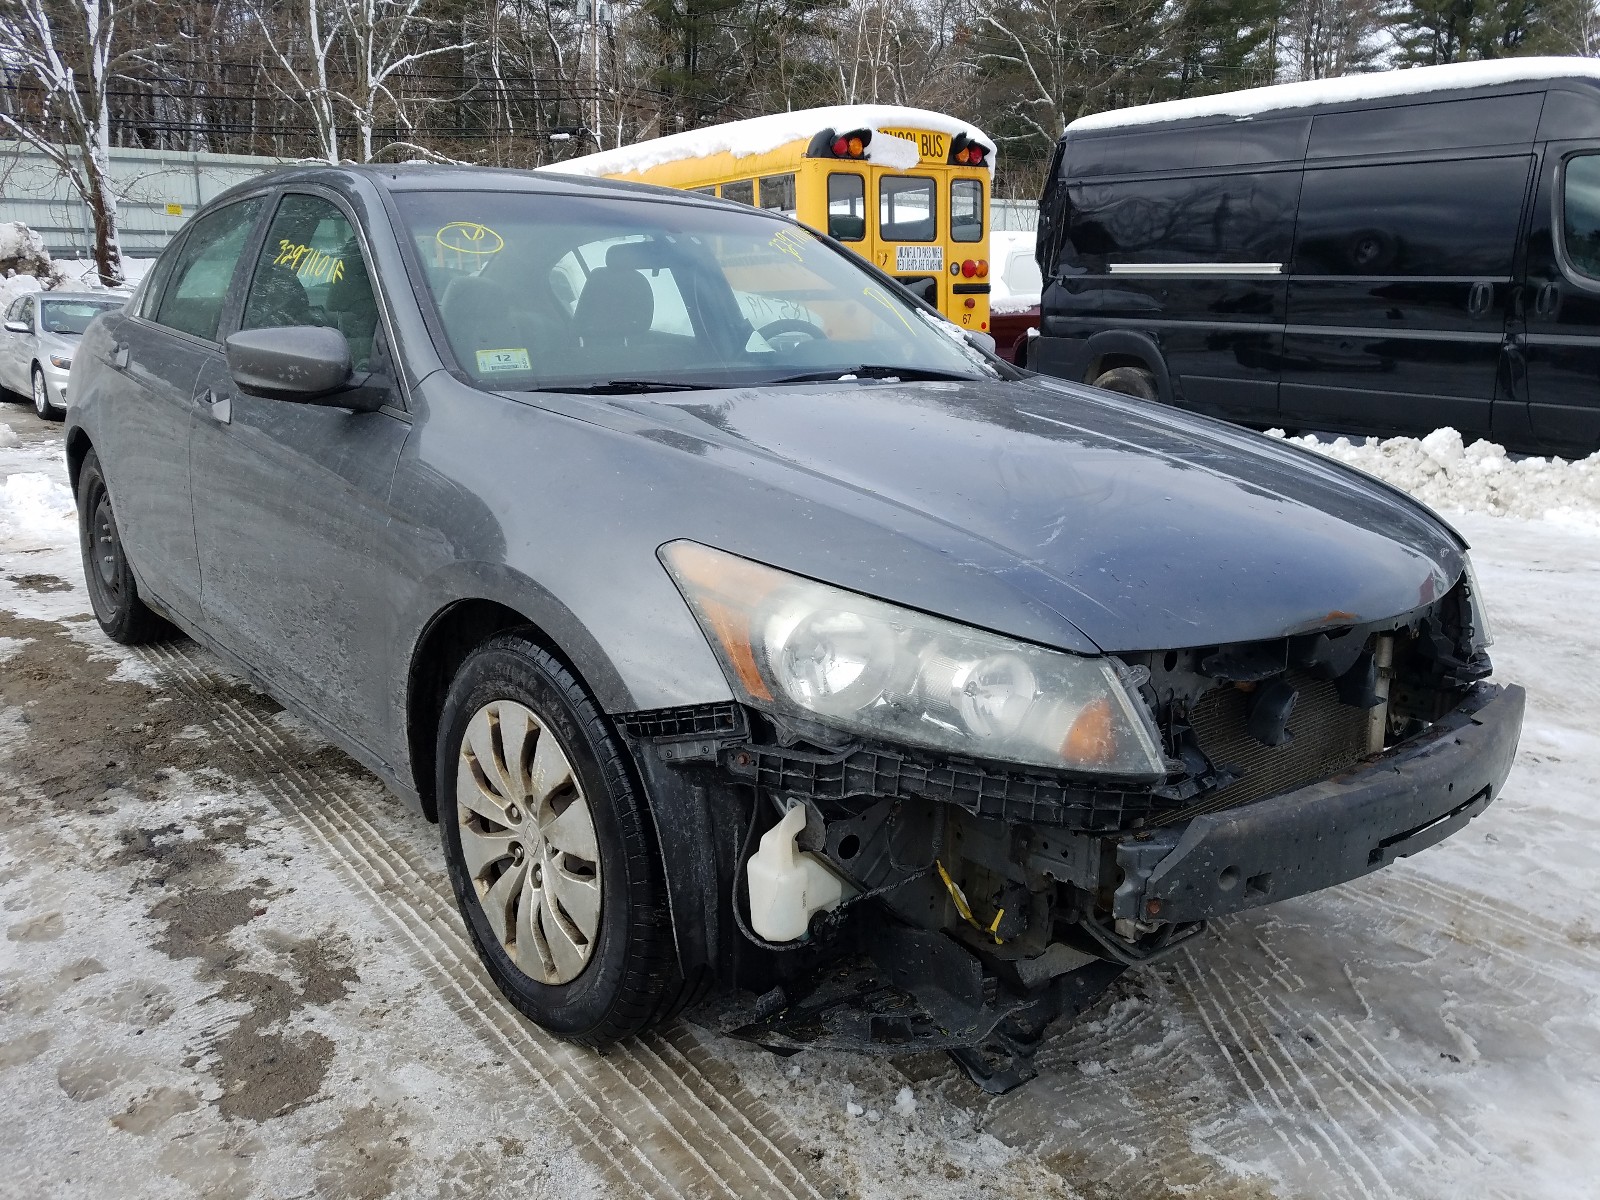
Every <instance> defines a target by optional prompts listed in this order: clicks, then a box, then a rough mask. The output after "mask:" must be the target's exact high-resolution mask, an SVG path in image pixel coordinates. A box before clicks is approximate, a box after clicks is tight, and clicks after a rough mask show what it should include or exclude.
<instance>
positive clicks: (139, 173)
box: [0, 139, 291, 258]
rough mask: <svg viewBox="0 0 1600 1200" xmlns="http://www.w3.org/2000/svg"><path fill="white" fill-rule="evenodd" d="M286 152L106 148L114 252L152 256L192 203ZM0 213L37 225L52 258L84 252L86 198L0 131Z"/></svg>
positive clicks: (275, 162)
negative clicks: (118, 237)
mask: <svg viewBox="0 0 1600 1200" xmlns="http://www.w3.org/2000/svg"><path fill="white" fill-rule="evenodd" d="M288 161H291V160H288V159H279V158H260V157H255V156H253V155H244V154H192V153H186V152H183V151H178V150H126V149H113V150H112V151H111V176H112V180H113V185H114V186H115V188H116V190H117V194H118V196H119V197H120V199H119V202H118V205H117V211H118V215H119V217H120V219H121V220H120V224H121V229H122V252H123V253H124V254H126V255H127V256H128V257H129V258H153V257H154V256H155V255H157V254H160V253H161V251H162V250H164V249H166V246H167V243H168V242H170V241H171V240H172V235H173V234H175V233H177V232H178V230H179V228H181V227H182V225H183V223H184V221H186V220H187V219H188V218H189V215H190V214H191V213H193V212H194V210H195V209H196V208H198V207H200V205H202V204H204V203H206V202H207V201H208V200H210V199H212V198H213V197H214V196H217V195H219V194H220V193H222V192H225V191H227V190H228V189H229V188H230V187H232V186H233V185H234V184H236V183H243V182H244V181H245V180H247V179H250V178H253V177H254V176H256V175H259V174H260V173H261V172H262V171H265V170H268V169H270V168H272V167H275V166H279V165H281V164H282V163H284V162H288ZM0 221H21V222H22V223H23V224H25V225H27V226H29V227H30V228H32V229H34V230H37V231H38V233H39V234H40V235H41V236H42V237H43V238H44V244H45V248H46V249H47V250H49V251H50V254H51V257H53V258H89V257H91V256H92V254H93V248H94V223H93V222H92V221H91V220H90V219H89V209H88V206H87V205H85V204H84V203H83V201H82V200H80V199H79V198H78V195H77V193H76V192H74V191H73V190H72V188H71V186H70V185H69V184H68V183H67V181H66V180H65V179H62V178H61V175H60V173H59V171H58V170H57V169H56V166H55V164H54V163H52V162H51V161H50V160H49V159H48V158H46V157H45V155H44V154H43V153H41V152H40V151H38V150H35V149H34V148H33V147H31V146H28V145H26V144H25V143H22V142H16V141H7V140H4V139H0Z"/></svg>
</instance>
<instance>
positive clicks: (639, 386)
mask: <svg viewBox="0 0 1600 1200" xmlns="http://www.w3.org/2000/svg"><path fill="white" fill-rule="evenodd" d="M718 386H719V385H718V384H714V383H673V382H671V381H669V380H665V379H608V380H606V381H605V382H604V383H571V384H562V385H559V386H551V387H542V388H534V389H533V390H534V391H536V392H576V393H578V394H580V395H584V396H625V395H633V394H637V393H639V392H705V391H710V390H711V389H713V388H715V387H718Z"/></svg>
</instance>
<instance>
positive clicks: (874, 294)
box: [861, 284, 915, 332]
mask: <svg viewBox="0 0 1600 1200" xmlns="http://www.w3.org/2000/svg"><path fill="white" fill-rule="evenodd" d="M861 294H862V295H863V296H865V297H866V298H867V299H868V300H871V301H872V302H873V303H874V304H881V305H883V307H885V308H887V309H888V310H889V311H890V312H892V313H893V314H894V315H895V316H896V317H897V318H899V320H900V324H902V325H904V326H905V327H906V328H907V329H911V322H910V321H908V320H906V315H905V313H903V312H901V311H900V307H899V305H897V304H895V302H894V301H892V300H890V299H889V297H888V296H886V295H884V294H883V290H882V289H881V288H876V287H873V286H872V285H870V284H868V285H867V286H866V287H864V288H862V289H861ZM913 332H915V331H913Z"/></svg>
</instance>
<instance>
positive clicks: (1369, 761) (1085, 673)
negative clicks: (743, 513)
mask: <svg viewBox="0 0 1600 1200" xmlns="http://www.w3.org/2000/svg"><path fill="white" fill-rule="evenodd" d="M662 558H663V562H664V563H665V565H666V566H667V568H668V569H669V571H671V572H672V574H673V577H674V579H675V580H676V581H677V582H678V585H679V588H680V590H681V591H682V592H683V594H684V596H685V599H686V600H687V601H688V603H689V605H690V607H691V608H692V609H693V610H694V612H695V615H696V617H697V618H698V619H699V621H700V623H701V625H702V627H703V629H704V630H705V632H706V635H707V638H708V641H710V642H711V643H712V645H713V648H714V649H715V650H716V651H717V653H718V655H719V658H720V659H721V661H722V663H723V666H724V669H725V671H726V672H727V675H728V678H729V681H730V684H731V685H732V687H733V689H734V692H735V696H736V700H735V701H734V702H732V703H721V704H714V705H704V706H691V707H687V708H679V709H670V710H657V711H653V712H639V713H632V714H626V715H624V716H623V717H621V718H620V719H619V726H620V728H621V730H622V731H623V733H624V735H625V736H626V738H627V740H628V742H629V744H630V746H631V747H632V748H633V750H634V754H635V758H636V760H637V761H638V762H639V763H640V768H641V771H642V773H643V774H644V775H645V777H646V785H647V787H648V788H649V789H650V790H652V791H653V792H659V791H660V790H661V789H665V788H675V789H679V790H684V789H688V790H689V791H692V793H693V804H692V805H686V806H682V807H681V808H680V810H679V811H680V812H682V813H695V814H699V815H698V816H696V817H691V818H687V820H688V823H690V824H692V823H694V821H695V820H703V821H704V823H705V833H704V835H705V838H706V839H707V840H708V841H709V842H710V843H711V844H712V845H713V846H714V847H715V852H714V854H712V855H711V858H712V860H713V864H712V865H708V866H706V867H705V868H704V870H703V871H702V872H701V874H702V875H703V876H704V878H701V879H699V880H697V881H696V882H695V885H694V886H693V887H690V888H688V889H685V888H684V887H683V886H681V884H680V886H679V887H678V888H677V890H676V892H675V895H676V897H677V900H676V901H675V911H674V913H673V918H674V922H675V925H676V926H677V927H678V928H679V930H680V940H681V938H682V936H683V934H682V930H683V928H684V926H685V922H686V921H687V922H689V923H691V924H692V925H693V926H694V928H693V933H692V935H691V936H692V937H697V938H699V939H701V940H702V942H703V943H704V944H703V945H702V948H701V957H702V958H703V959H704V960H705V962H706V963H707V964H708V966H709V969H713V970H715V971H717V973H718V974H720V976H721V977H722V979H723V980H724V982H725V983H728V984H731V985H737V988H738V989H739V993H740V994H741V995H742V996H743V997H745V998H744V999H739V998H737V997H733V998H730V999H729V1000H728V1001H727V1002H726V1003H725V1004H724V1005H722V1008H721V1013H720V1019H719V1024H720V1025H721V1027H722V1028H723V1029H724V1030H725V1031H726V1032H729V1033H732V1034H734V1035H735V1036H739V1037H742V1038H746V1039H748V1040H751V1041H753V1042H756V1043H759V1044H761V1045H764V1046H767V1047H770V1048H772V1049H776V1050H780V1051H792V1050H797V1049H803V1048H844V1049H852V1050H864V1051H868V1052H875V1053H885V1054H899V1053H909V1052H915V1051H920V1050H933V1049H944V1050H948V1051H950V1052H951V1053H952V1054H953V1055H954V1056H955V1057H956V1059H957V1060H958V1061H959V1062H960V1063H961V1064H962V1066H963V1067H964V1068H965V1069H966V1071H967V1072H968V1074H969V1075H971V1077H972V1078H973V1079H974V1080H975V1081H976V1082H977V1083H978V1084H979V1085H980V1086H983V1087H985V1088H987V1089H989V1090H993V1091H1005V1090H1008V1089H1009V1088H1011V1087H1014V1086H1016V1085H1017V1084H1018V1083H1021V1082H1023V1081H1024V1080H1026V1079H1027V1078H1029V1077H1030V1076H1031V1075H1032V1068H1031V1066H1030V1060H1031V1055H1032V1052H1033V1049H1034V1047H1035V1046H1036V1045H1037V1043H1038V1041H1039V1038H1040V1036H1041V1035H1042V1033H1043V1031H1044V1029H1045V1027H1046V1026H1047V1025H1048V1024H1049V1023H1050V1022H1051V1021H1053V1020H1055V1019H1057V1018H1059V1017H1062V1016H1069V1015H1073V1014H1076V1013H1078V1012H1081V1011H1083V1010H1084V1009H1085V1008H1087V1007H1088V1006H1089V1005H1090V1004H1092V1003H1093V1002H1094V1000H1095V999H1096V998H1097V997H1098V996H1099V995H1100V994H1101V993H1102V992H1103V991H1104V990H1105V988H1106V987H1108V986H1109V985H1110V984H1111V982H1112V981H1113V980H1114V979H1115V978H1116V977H1117V976H1118V975H1119V974H1120V973H1121V972H1123V971H1124V970H1125V969H1127V968H1128V967H1129V966H1133V965H1137V964H1140V963H1145V962H1149V961H1151V960H1153V959H1155V958H1158V957H1159V956H1161V955H1163V954H1165V953H1168V952H1170V951H1171V950H1173V949H1174V948H1175V947H1177V946H1179V945H1182V944H1183V943H1185V942H1186V941H1188V940H1189V939H1191V938H1193V937H1194V936H1195V935H1197V934H1198V933H1200V932H1201V931H1202V930H1203V929H1204V927H1205V922H1206V921H1207V920H1208V919H1210V918H1212V917H1216V916H1222V915H1225V914H1227V913H1232V912H1237V911H1240V910H1243V909H1246V908H1250V907H1254V906H1256V905H1260V904H1266V903H1271V902H1274V901H1277V900H1281V899H1286V898H1289V897H1292V896H1297V895H1301V894H1304V893H1306V892H1309V891H1313V890H1315V889H1318V888H1322V887H1327V886H1330V885H1332V884H1335V883H1339V882H1343V881H1345V880H1348V879H1352V878H1355V877H1357V876H1359V875H1362V874H1365V873H1367V872H1369V871H1372V870H1376V869H1378V868H1379V867H1382V866H1384V865H1387V864H1388V863H1389V862H1392V861H1393V860H1394V859H1396V858H1399V857H1404V856H1405V855H1408V854H1411V853H1414V852H1415V851H1417V850H1420V849H1423V848H1425V847H1426V846H1429V845H1432V844H1434V843H1435V842H1437V841H1439V840H1441V839H1442V838H1444V837H1446V836H1449V835H1450V834H1451V833H1453V832H1455V831H1456V830H1457V829H1459V828H1460V827H1461V826H1462V825H1464V824H1465V823H1466V822H1467V821H1468V820H1470V819H1471V818H1472V817H1473V816H1475V815H1477V814H1478V813H1479V812H1481V811H1482V810H1483V809H1484V807H1486V806H1487V805H1488V803H1489V802H1490V801H1491V800H1492V799H1493V798H1495V796H1497V795H1498V794H1499V790H1500V787H1501V784H1502V783H1503V782H1504V780H1505V777H1506V775H1507V773H1508V771H1509V769H1510V765H1511V759H1512V756H1513V754H1514V752H1515V749H1516V743H1517V738H1518V735H1519V733H1520V730H1521V723H1522V710H1523V693H1522V690H1521V689H1520V688H1517V687H1514V686H1506V687H1501V686H1497V685H1494V684H1490V683H1487V682H1485V680H1486V677H1487V676H1488V675H1489V673H1490V663H1489V658H1488V654H1487V647H1488V643H1489V638H1488V634H1487V629H1486V627H1485V622H1484V618H1483V615H1482V609H1481V606H1480V604H1479V602H1478V597H1477V588H1476V582H1475V580H1473V578H1472V576H1471V573H1470V570H1468V571H1467V572H1466V573H1464V574H1463V575H1462V576H1461V578H1460V579H1459V580H1458V581H1457V582H1456V583H1455V585H1454V587H1452V588H1451V589H1450V590H1448V591H1446V592H1444V593H1443V594H1441V595H1439V596H1437V597H1435V598H1433V599H1430V600H1425V601H1424V602H1423V603H1421V604H1419V605H1418V606H1417V607H1416V608H1415V609H1413V610H1412V611H1410V612H1407V613H1404V614H1401V615H1398V616H1393V617H1389V618H1386V619H1383V620H1376V621H1362V620H1359V619H1357V618H1355V617H1354V616H1353V615H1351V614H1344V613H1330V614H1329V616H1328V618H1327V620H1326V621H1324V622H1319V623H1318V627H1317V628H1315V629H1313V630H1310V631H1308V632H1305V633H1301V634H1295V635H1291V636H1285V637H1278V638H1273V639H1269V640H1265V641H1260V642H1253V643H1248V644H1233V645H1214V646H1199V647H1186V648H1178V649H1169V650H1158V651H1150V652H1141V653H1124V654H1119V655H1116V656H1109V655H1108V656H1097V657H1095V656H1081V655H1071V654H1066V653H1063V652H1059V651H1055V650H1049V649H1045V648H1042V647H1038V646H1033V645H1029V644H1026V643H1022V642H1018V641H1015V640H1013V639H1009V638H1005V637H1002V636H1000V635H997V634H993V633H989V632H987V631H983V630H979V629H975V628H971V627H967V626H962V625H959V624H956V623H953V622H949V621H947V620H944V619H942V618H937V617H932V616H929V615H927V614H924V613H921V612H917V611H914V610H910V609H905V608H900V607H897V606H893V605H889V604H886V603H883V602H881V601H877V600H873V599H871V598H869V597H863V596H859V595H856V594H854V593H850V592H845V591H842V590H840V589H836V588H832V587H829V586H827V585H823V584H819V583H816V582H814V581H812V580H809V579H804V578H800V577H797V576H793V575H789V574H787V573H785V572H782V571H777V570H775V569H773V568H770V567H766V566H763V565H761V564H757V563H753V562H750V561H749V560H746V559H742V558H738V557H735V556H732V555H728V554H724V553H722V552H720V551H715V550H710V549H708V548H706V547H704V546H700V545H697V544H694V543H688V542H677V543H672V544H670V545H668V546H667V547H664V548H663V551H662ZM657 828H658V833H659V834H660V835H661V842H662V851H663V855H664V856H665V857H666V859H667V860H668V863H669V874H671V872H672V866H671V864H672V863H673V862H674V857H675V848H676V847H677V846H678V845H679V844H680V843H682V842H683V840H684V839H685V838H688V837H690V836H691V834H692V831H688V830H685V829H684V828H681V827H678V826H677V825H674V824H671V823H668V822H663V821H662V820H660V819H659V818H658V822H657ZM692 857H693V855H692V854H691V853H689V852H687V851H685V852H684V853H683V854H682V855H681V856H679V859H678V861H688V860H690V859H691V858H692ZM713 876H714V878H713ZM695 888H698V892H696V891H695ZM696 894H698V895H699V896H700V897H701V899H702V901H703V903H701V904H700V905H699V906H698V910H697V911H694V912H689V911H686V910H687V909H688V908H690V907H691V906H692V905H693V904H694V900H693V897H694V896H695V895H696ZM680 909H682V910H685V911H680ZM751 996H754V999H749V997H751Z"/></svg>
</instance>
